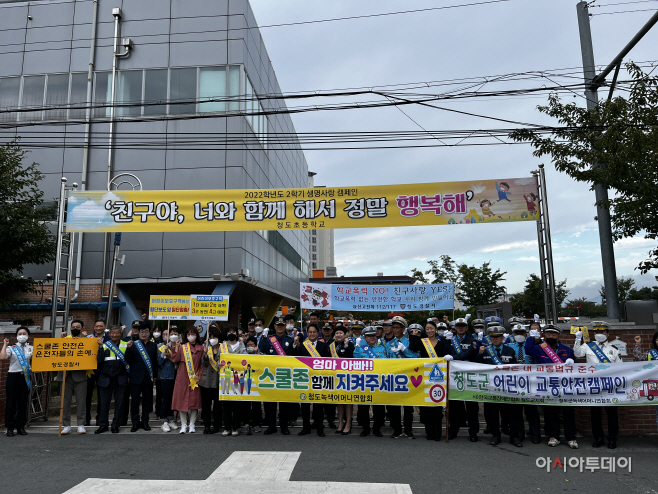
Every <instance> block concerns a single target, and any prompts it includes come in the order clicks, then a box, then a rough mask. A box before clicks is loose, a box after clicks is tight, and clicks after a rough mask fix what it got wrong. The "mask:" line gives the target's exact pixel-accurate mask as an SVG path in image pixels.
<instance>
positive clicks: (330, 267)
mask: <svg viewBox="0 0 658 494" xmlns="http://www.w3.org/2000/svg"><path fill="white" fill-rule="evenodd" d="M315 175H317V174H316V173H314V172H308V186H309V187H315ZM309 233H310V235H309V254H310V260H309V264H310V267H311V270H317V271H323V272H324V275H325V276H337V273H336V261H335V259H334V230H324V229H323V230H310V232H309Z"/></svg>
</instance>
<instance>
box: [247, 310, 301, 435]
mask: <svg viewBox="0 0 658 494" xmlns="http://www.w3.org/2000/svg"><path fill="white" fill-rule="evenodd" d="M256 323H258V321H256ZM257 331H258V330H257ZM274 333H275V334H273V335H271V336H267V337H263V338H261V339H260V343H259V344H258V350H259V351H260V353H262V354H263V355H279V356H282V357H285V356H286V355H292V354H293V351H294V348H293V339H292V338H291V337H290V336H288V335H287V334H286V321H285V320H284V319H283V317H278V318H277V319H276V321H275V322H274ZM278 406H279V426H280V427H281V434H283V435H284V436H287V435H289V434H290V431H289V430H288V411H289V405H288V404H287V403H278ZM264 407H265V421H266V422H267V430H266V431H265V432H264V433H263V434H265V435H269V434H274V433H275V432H276V431H277V429H276V408H277V402H265V403H264Z"/></svg>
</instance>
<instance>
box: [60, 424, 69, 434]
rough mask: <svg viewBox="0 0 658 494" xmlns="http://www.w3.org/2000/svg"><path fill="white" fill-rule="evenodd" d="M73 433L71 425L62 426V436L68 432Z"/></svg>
mask: <svg viewBox="0 0 658 494" xmlns="http://www.w3.org/2000/svg"><path fill="white" fill-rule="evenodd" d="M70 433H71V426H69V425H67V426H66V427H62V436H65V435H66V434H70Z"/></svg>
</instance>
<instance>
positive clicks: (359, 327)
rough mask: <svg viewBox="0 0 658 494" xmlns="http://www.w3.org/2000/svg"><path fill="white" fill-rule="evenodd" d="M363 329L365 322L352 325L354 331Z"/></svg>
mask: <svg viewBox="0 0 658 494" xmlns="http://www.w3.org/2000/svg"><path fill="white" fill-rule="evenodd" d="M363 327H364V324H363V321H356V322H355V323H354V324H352V329H363Z"/></svg>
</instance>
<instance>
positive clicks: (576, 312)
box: [560, 297, 608, 317]
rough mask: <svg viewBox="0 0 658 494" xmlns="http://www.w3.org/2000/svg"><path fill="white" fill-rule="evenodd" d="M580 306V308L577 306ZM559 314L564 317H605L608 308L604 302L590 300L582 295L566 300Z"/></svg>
mask: <svg viewBox="0 0 658 494" xmlns="http://www.w3.org/2000/svg"><path fill="white" fill-rule="evenodd" d="M579 306H580V309H578V307H579ZM560 315H561V316H566V317H577V316H581V317H605V316H607V315H608V309H607V307H606V306H605V305H604V304H597V303H596V302H590V301H589V300H587V299H586V298H584V297H581V298H575V299H573V300H567V302H566V304H565V307H564V309H563V310H561V311H560Z"/></svg>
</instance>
